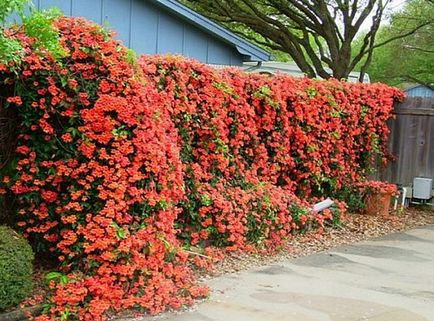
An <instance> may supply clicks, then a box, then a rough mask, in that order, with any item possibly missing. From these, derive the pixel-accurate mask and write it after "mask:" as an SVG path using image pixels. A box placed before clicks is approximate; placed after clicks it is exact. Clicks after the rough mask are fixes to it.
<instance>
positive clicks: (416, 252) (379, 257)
mask: <svg viewBox="0 0 434 321" xmlns="http://www.w3.org/2000/svg"><path fill="white" fill-rule="evenodd" d="M208 285H209V286H210V288H211V289H212V293H211V297H210V299H209V300H207V301H205V302H203V303H200V304H198V305H197V307H195V308H194V309H193V310H192V311H185V312H181V313H178V312H177V313H166V314H162V315H159V316H157V317H143V318H138V319H136V320H135V321H368V320H369V321H434V226H425V227H421V228H417V229H413V230H410V231H407V232H405V233H396V234H393V235H388V236H384V237H380V238H377V239H374V240H371V241H365V242H360V243H357V244H354V245H349V246H342V247H338V248H335V249H332V250H330V251H327V252H322V253H318V254H314V255H310V256H306V257H302V258H297V259H292V260H288V261H285V262H282V263H279V264H275V265H270V266H265V267H261V268H258V269H254V270H250V271H245V272H240V273H236V274H230V275H225V276H222V277H219V278H215V279H212V280H210V281H209V282H208Z"/></svg>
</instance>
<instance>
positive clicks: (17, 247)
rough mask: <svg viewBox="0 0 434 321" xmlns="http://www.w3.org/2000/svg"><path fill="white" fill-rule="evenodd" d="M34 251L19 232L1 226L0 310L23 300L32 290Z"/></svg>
mask: <svg viewBox="0 0 434 321" xmlns="http://www.w3.org/2000/svg"><path fill="white" fill-rule="evenodd" d="M32 261H33V251H32V248H31V247H30V245H29V244H28V243H27V241H26V240H25V239H24V238H23V237H22V236H20V235H19V234H18V233H17V232H15V231H14V230H12V229H10V228H9V227H6V226H0V310H4V309H6V308H8V307H11V306H14V305H16V304H18V303H19V302H21V301H22V300H23V299H24V298H25V297H26V296H27V295H28V294H29V293H30V291H31V290H32V288H33V284H32Z"/></svg>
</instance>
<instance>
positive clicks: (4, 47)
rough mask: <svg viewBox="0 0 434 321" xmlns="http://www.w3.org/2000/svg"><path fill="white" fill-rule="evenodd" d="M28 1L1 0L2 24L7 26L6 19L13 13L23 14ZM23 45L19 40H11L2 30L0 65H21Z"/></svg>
mask: <svg viewBox="0 0 434 321" xmlns="http://www.w3.org/2000/svg"><path fill="white" fill-rule="evenodd" d="M28 2H29V1H28V0H1V1H0V24H1V25H2V26H4V25H5V22H6V18H7V17H9V16H10V15H11V14H12V13H14V12H17V13H22V12H23V9H24V6H25V5H26V4H27V3H28ZM21 50H22V48H21V45H20V43H19V42H18V41H17V40H13V39H9V38H7V37H6V36H5V34H4V32H3V30H0V63H4V64H6V63H8V62H13V63H15V64H19V62H20V60H21Z"/></svg>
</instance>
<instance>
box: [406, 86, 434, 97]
mask: <svg viewBox="0 0 434 321" xmlns="http://www.w3.org/2000/svg"><path fill="white" fill-rule="evenodd" d="M405 93H406V95H407V96H408V97H434V90H432V89H431V88H428V87H427V86H423V85H420V86H416V87H413V88H410V89H407V90H406V91H405Z"/></svg>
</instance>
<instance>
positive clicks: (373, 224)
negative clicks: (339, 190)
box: [206, 207, 434, 278]
mask: <svg viewBox="0 0 434 321" xmlns="http://www.w3.org/2000/svg"><path fill="white" fill-rule="evenodd" d="M429 224H434V210H433V208H416V207H411V208H407V209H405V211H402V213H392V214H391V215H390V216H389V217H380V216H371V215H363V214H348V215H347V217H346V219H345V222H344V224H343V225H342V226H340V227H338V228H336V227H334V228H326V229H325V230H324V232H323V233H322V234H321V235H318V234H315V233H314V232H311V233H306V234H302V235H296V236H294V237H293V238H292V239H290V240H289V241H288V244H287V247H288V248H287V250H284V251H280V252H278V253H275V254H272V255H264V254H260V255H259V254H253V255H252V254H232V255H229V256H227V257H226V258H225V259H224V260H222V261H221V262H218V263H217V264H216V266H215V269H214V271H213V272H212V273H211V274H208V275H206V277H207V278H209V277H215V276H219V275H222V274H226V273H234V272H239V271H243V270H247V269H251V268H255V267H260V266H263V265H266V264H272V263H277V262H280V261H282V260H285V259H290V258H296V257H301V256H306V255H310V254H313V253H317V252H321V251H326V250H328V249H330V248H333V247H336V246H340V245H346V244H352V243H355V242H359V241H363V240H367V239H371V238H374V237H379V236H382V235H387V234H392V233H396V232H400V231H405V230H409V229H412V228H415V227H417V226H423V225H429Z"/></svg>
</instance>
